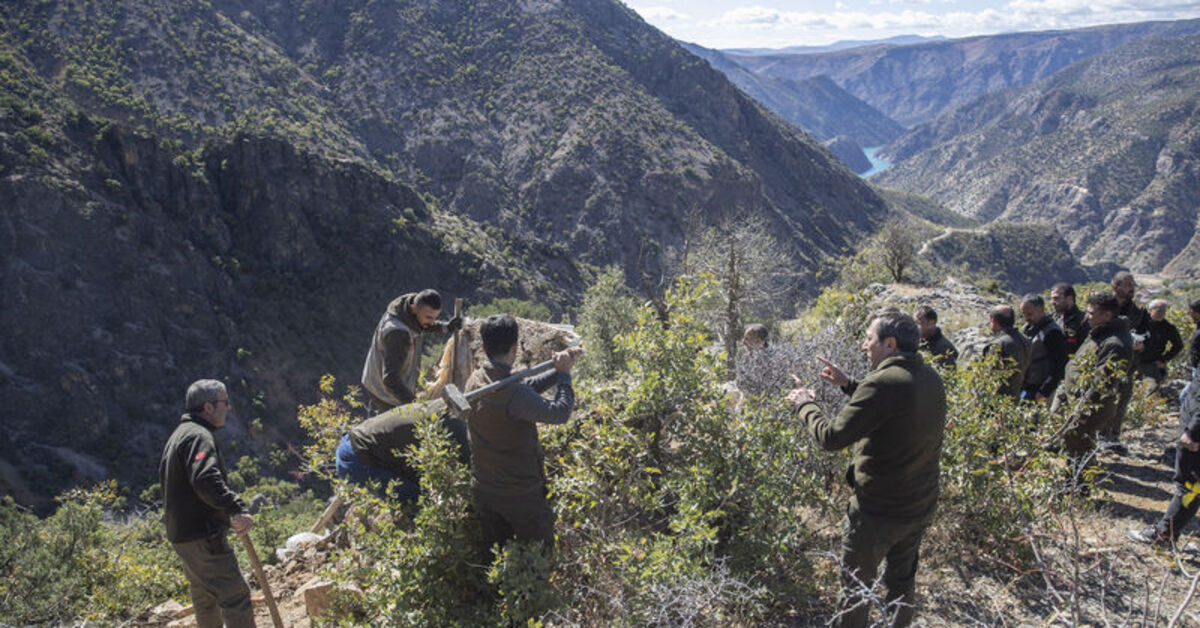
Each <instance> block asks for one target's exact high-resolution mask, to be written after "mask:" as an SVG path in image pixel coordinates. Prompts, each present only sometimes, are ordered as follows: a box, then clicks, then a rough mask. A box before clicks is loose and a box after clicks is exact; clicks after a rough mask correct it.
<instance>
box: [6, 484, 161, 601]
mask: <svg viewBox="0 0 1200 628" xmlns="http://www.w3.org/2000/svg"><path fill="white" fill-rule="evenodd" d="M121 501H122V500H121V498H120V497H119V495H118V491H117V487H116V483H115V482H113V481H108V482H105V483H102V484H99V485H97V486H95V487H93V488H91V489H76V490H72V491H70V492H68V493H66V494H64V495H63V496H62V497H60V498H59V507H58V510H57V511H55V513H54V514H53V515H51V516H50V517H48V518H47V519H45V520H44V521H39V520H38V519H37V518H36V517H35V516H33V515H32V514H29V513H27V512H24V511H22V510H21V509H20V508H19V507H18V506H16V505H15V504H14V503H13V501H12V499H11V498H8V497H5V498H4V499H3V501H0V524H2V525H0V617H3V618H4V621H5V622H13V623H16V624H52V623H69V622H72V621H76V620H80V619H91V620H96V619H109V620H113V619H124V620H127V619H130V618H132V616H134V615H136V614H137V613H138V612H140V611H141V610H142V609H145V608H148V607H149V606H152V605H153V604H156V603H158V602H160V601H162V600H165V599H167V598H170V597H182V596H184V595H185V581H184V577H183V573H182V571H181V570H180V569H179V567H178V559H177V558H176V556H175V553H174V551H173V550H172V549H171V547H170V545H169V544H168V543H167V542H166V538H165V529H164V528H163V526H162V523H161V521H160V520H159V517H158V516H157V512H155V511H151V512H148V513H145V514H144V515H143V516H141V517H135V518H132V519H131V520H130V521H129V522H127V523H118V522H114V521H111V520H108V519H107V518H106V513H108V512H110V511H111V510H112V509H114V508H117V507H119V506H120V505H121Z"/></svg>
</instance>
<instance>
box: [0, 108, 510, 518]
mask: <svg viewBox="0 0 1200 628" xmlns="http://www.w3.org/2000/svg"><path fill="white" fill-rule="evenodd" d="M79 125H80V128H79V129H78V131H79V132H78V134H77V137H79V138H86V139H80V140H78V141H77V142H75V143H73V144H71V145H70V148H71V150H73V151H76V153H75V154H76V156H77V159H79V160H81V161H89V160H90V163H91V166H90V167H91V170H90V171H80V172H76V173H69V171H68V174H66V175H63V176H64V178H63V179H62V180H63V181H67V182H71V181H74V182H75V183H76V184H77V185H55V184H53V181H54V180H53V179H49V180H48V179H47V178H42V177H7V178H0V205H3V206H4V207H6V213H5V218H4V219H3V220H0V239H2V240H3V241H4V242H5V243H6V244H7V245H6V246H4V247H3V248H0V263H2V265H3V268H4V281H3V282H0V300H3V302H4V304H5V306H4V307H3V308H0V324H3V325H4V328H5V329H6V333H5V334H4V336H3V338H2V339H0V363H2V364H3V365H4V367H3V368H2V369H0V403H3V404H4V406H5V408H6V414H5V417H6V418H5V428H6V429H5V430H4V434H3V435H2V436H0V470H4V471H5V472H3V473H0V490H3V492H5V493H11V494H16V495H18V496H19V497H23V498H26V499H30V500H33V501H35V502H36V501H38V500H39V499H42V500H44V499H47V498H48V497H50V496H51V495H53V494H54V493H55V492H57V489H58V488H60V487H62V486H65V485H70V484H74V483H89V482H95V481H98V480H100V479H103V478H105V477H112V476H115V477H117V478H118V479H121V480H123V481H129V482H131V483H135V484H142V483H145V482H149V481H152V479H153V478H154V477H155V475H156V468H157V461H158V456H159V453H160V451H161V448H162V444H163V442H165V440H166V436H167V434H168V433H169V431H170V430H171V429H173V428H174V425H175V423H176V421H178V419H179V416H180V414H181V413H182V411H183V408H182V406H183V402H182V399H183V394H184V391H185V390H186V387H187V385H188V384H189V383H190V382H191V381H194V380H196V379H200V378H202V377H217V378H220V379H222V380H224V381H225V382H226V383H227V385H229V388H230V394H231V397H232V398H233V400H234V413H233V418H232V420H230V421H229V423H228V424H227V426H226V427H225V428H223V429H222V432H221V434H220V438H221V440H222V442H223V443H225V444H226V446H227V447H228V451H227V453H226V455H227V458H229V459H230V460H231V461H236V460H237V458H238V457H240V455H241V454H243V453H246V452H249V451H252V450H253V448H254V446H255V445H254V441H255V440H257V439H260V438H261V439H262V440H264V441H265V440H268V439H274V438H289V437H294V435H293V434H294V431H295V426H294V422H293V421H292V420H290V419H291V417H292V416H294V412H295V407H296V405H298V404H299V403H302V402H307V401H308V400H309V399H310V398H311V396H312V395H313V394H314V393H315V387H314V385H315V383H316V381H317V379H318V378H319V377H320V375H321V374H322V373H323V372H332V373H334V374H335V375H336V376H337V377H338V379H339V380H340V381H342V382H346V383H350V382H357V380H358V372H359V370H360V369H361V360H362V355H363V352H364V351H365V349H366V345H367V341H368V339H369V334H370V330H371V329H372V328H373V326H374V324H375V322H376V320H377V319H378V317H379V314H380V312H382V311H383V309H384V307H385V306H386V304H387V302H388V301H389V300H390V299H391V298H393V297H394V296H395V294H396V293H398V292H400V291H402V289H403V288H402V287H399V286H412V287H409V289H414V288H415V287H421V286H422V285H432V284H434V283H435V282H436V284H437V285H438V287H440V288H442V289H443V290H444V291H446V292H447V293H449V294H455V293H459V294H461V293H463V292H465V291H466V290H467V282H466V281H465V280H464V278H463V276H462V275H461V274H460V269H463V268H471V267H475V268H478V269H479V270H480V271H482V274H481V275H480V276H481V277H486V276H487V275H488V274H489V273H491V272H493V271H490V270H488V268H489V264H487V263H486V262H484V261H482V260H478V259H476V258H473V257H472V256H471V254H469V253H456V252H452V251H450V250H447V248H446V247H445V244H444V243H443V242H442V241H441V240H440V239H439V238H437V237H436V236H434V235H433V234H432V233H431V231H430V230H429V221H430V216H429V214H428V212H427V211H426V210H425V205H424V204H423V202H422V200H421V199H420V197H419V196H418V195H417V194H416V193H415V192H413V191H412V190H411V189H410V188H407V187H405V186H403V185H399V184H396V183H394V182H391V181H388V180H386V179H384V178H382V177H380V176H379V175H377V174H373V173H371V172H369V171H368V170H366V169H365V168H363V167H361V166H356V165H353V164H348V163H335V162H331V161H328V160H324V159H321V158H317V157H314V156H312V155H305V154H302V153H300V152H298V151H297V150H296V149H295V148H294V147H292V146H290V145H288V144H287V143H285V142H281V141H278V140H270V139H258V138H242V139H239V140H236V141H234V142H231V143H228V144H223V145H215V146H213V147H211V148H210V149H209V150H208V151H207V152H206V153H205V154H204V155H203V156H202V159H201V160H200V162H199V164H198V165H191V166H188V165H184V164H181V163H179V162H178V160H177V159H176V157H177V155H176V154H174V153H172V152H170V151H167V150H164V149H163V148H162V147H161V146H160V145H159V143H158V142H156V141H153V140H151V139H149V138H146V137H144V136H141V135H138V134H135V133H131V132H129V131H127V130H122V129H121V128H119V127H109V128H107V129H106V130H102V131H101V130H98V129H96V128H95V127H89V123H87V122H86V121H82V122H80V123H79ZM196 168H199V169H198V170H197V169H196ZM101 169H102V170H103V171H104V172H106V173H107V177H108V179H109V180H110V181H111V182H112V183H109V184H105V185H101V186H98V187H88V185H87V184H89V183H91V181H90V179H89V177H90V176H94V175H91V174H90V172H96V171H99V170H101ZM397 218H404V219H405V220H406V223H405V226H404V227H403V228H401V227H399V226H398V225H397V223H396V219H397ZM492 268H494V267H492ZM255 419H258V420H259V422H260V423H261V425H262V428H263V431H262V432H261V433H259V432H251V431H250V430H249V424H250V423H251V421H253V420H255ZM27 503H28V502H27ZM40 503H46V502H40Z"/></svg>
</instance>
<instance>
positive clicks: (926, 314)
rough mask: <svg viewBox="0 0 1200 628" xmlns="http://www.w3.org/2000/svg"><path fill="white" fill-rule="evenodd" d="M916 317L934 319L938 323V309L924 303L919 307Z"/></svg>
mask: <svg viewBox="0 0 1200 628" xmlns="http://www.w3.org/2000/svg"><path fill="white" fill-rule="evenodd" d="M916 317H917V318H923V319H925V320H927V321H933V322H935V323H936V322H937V310H935V309H933V308H931V307H929V306H928V305H922V306H921V307H919V308H917V316H916Z"/></svg>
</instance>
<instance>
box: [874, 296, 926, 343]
mask: <svg viewBox="0 0 1200 628" xmlns="http://www.w3.org/2000/svg"><path fill="white" fill-rule="evenodd" d="M871 324H872V325H875V335H876V337H878V338H879V340H884V339H886V338H895V339H896V348H897V349H899V350H900V351H907V352H913V351H916V350H917V346H918V344H919V343H920V341H921V330H920V329H919V328H918V327H917V321H915V320H913V317H911V316H909V315H908V314H905V313H904V312H901V311H900V310H898V309H896V308H894V307H889V308H886V309H882V310H879V311H878V312H876V313H875V315H874V316H873V317H872V319H871Z"/></svg>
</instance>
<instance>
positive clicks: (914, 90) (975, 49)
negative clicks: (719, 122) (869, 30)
mask: <svg viewBox="0 0 1200 628" xmlns="http://www.w3.org/2000/svg"><path fill="white" fill-rule="evenodd" d="M1197 33H1200V20H1181V21H1176V22H1142V23H1136V24H1115V25H1107V26H1097V27H1091V28H1082V29H1075V30H1060V31H1044V32H1028V33H1007V34H1001V35H987V36H979V37H968V38H964V39H952V40H947V41H939V42H929V43H921V44H914V45H906V46H887V45H876V46H868V47H864V48H854V49H848V50H839V51H834V52H827V53H817V54H803V55H800V54H790V55H789V54H762V55H730V57H731V58H732V59H733V60H735V61H736V62H737V63H738V64H740V65H742V66H743V67H745V68H746V69H748V70H750V71H751V72H754V73H756V74H764V75H768V76H774V77H782V78H787V79H791V80H793V81H800V80H804V79H807V78H811V77H814V76H820V75H825V76H828V77H829V78H831V79H833V81H834V82H835V83H837V84H838V85H839V86H840V87H842V88H843V89H845V90H846V91H847V92H849V93H851V94H853V95H854V96H856V97H857V98H859V99H861V100H862V101H863V102H866V103H867V104H869V105H871V106H872V107H874V108H875V109H878V110H879V111H881V112H883V113H884V114H885V115H887V116H888V117H890V118H891V119H893V120H895V121H897V122H899V123H900V124H903V125H905V126H912V125H915V124H920V123H922V122H925V121H928V120H932V119H933V118H935V117H937V116H938V115H939V114H941V113H942V112H944V111H947V110H949V109H952V108H954V107H956V106H958V105H961V104H964V103H967V102H970V101H971V100H974V99H975V98H976V97H978V96H981V95H983V94H986V93H988V92H993V91H997V90H1000V89H1004V88H1008V87H1015V86H1021V85H1028V84H1030V83H1032V82H1034V81H1037V80H1040V79H1043V78H1046V77H1048V76H1050V75H1052V74H1054V73H1055V72H1057V71H1058V70H1061V69H1062V68H1065V67H1066V66H1068V65H1070V64H1072V63H1074V62H1076V61H1079V60H1081V59H1084V58H1087V57H1089V56H1092V55H1095V54H1098V53H1101V52H1104V51H1106V50H1111V49H1113V48H1116V47H1118V46H1121V45H1123V44H1126V43H1129V42H1132V41H1137V40H1140V39H1145V38H1148V37H1180V36H1186V35H1192V34H1197Z"/></svg>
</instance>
